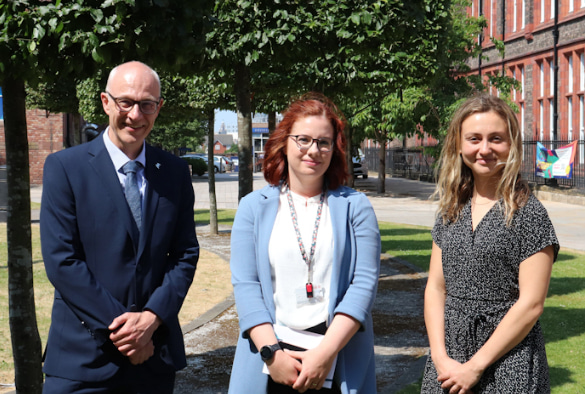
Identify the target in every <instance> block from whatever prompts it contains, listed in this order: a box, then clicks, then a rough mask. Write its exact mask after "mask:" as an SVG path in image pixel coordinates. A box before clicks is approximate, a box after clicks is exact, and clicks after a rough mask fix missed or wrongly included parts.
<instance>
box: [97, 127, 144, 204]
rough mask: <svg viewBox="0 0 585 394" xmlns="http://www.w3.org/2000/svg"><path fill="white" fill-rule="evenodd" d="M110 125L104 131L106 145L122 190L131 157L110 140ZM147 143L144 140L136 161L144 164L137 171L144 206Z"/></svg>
mask: <svg viewBox="0 0 585 394" xmlns="http://www.w3.org/2000/svg"><path fill="white" fill-rule="evenodd" d="M109 130H110V127H108V128H107V129H106V130H105V131H104V133H103V134H104V144H105V145H106V150H107V151H108V154H109V155H110V159H112V162H113V163H114V167H115V168H116V173H117V174H118V180H119V181H120V184H121V185H122V190H123V189H124V184H125V182H126V174H124V169H123V168H122V167H124V164H126V163H128V162H129V161H130V158H129V157H128V156H126V154H125V153H124V152H122V150H120V148H118V147H117V146H116V145H114V143H113V142H112V140H110V136H109V134H108V132H109ZM145 145H146V143H145V142H144V141H143V142H142V150H141V151H140V154H139V155H138V157H137V158H136V161H137V162H139V163H140V164H142V167H140V168H139V169H138V171H137V172H136V180H137V181H138V189H139V190H140V196H141V197H142V206H144V192H145V191H146V179H145V178H144V167H146V154H145V153H144V152H145V151H146V149H145V148H144V147H145Z"/></svg>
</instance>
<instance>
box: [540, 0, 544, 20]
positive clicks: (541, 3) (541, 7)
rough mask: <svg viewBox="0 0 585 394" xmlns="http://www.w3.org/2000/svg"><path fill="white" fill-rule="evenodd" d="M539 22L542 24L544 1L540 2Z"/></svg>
mask: <svg viewBox="0 0 585 394" xmlns="http://www.w3.org/2000/svg"><path fill="white" fill-rule="evenodd" d="M540 21H541V22H544V0H540Z"/></svg>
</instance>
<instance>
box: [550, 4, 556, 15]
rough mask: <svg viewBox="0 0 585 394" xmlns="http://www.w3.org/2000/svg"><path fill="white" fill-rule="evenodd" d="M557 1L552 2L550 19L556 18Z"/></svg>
mask: <svg viewBox="0 0 585 394" xmlns="http://www.w3.org/2000/svg"><path fill="white" fill-rule="evenodd" d="M555 3H556V1H555V0H551V2H550V19H552V18H554V17H555Z"/></svg>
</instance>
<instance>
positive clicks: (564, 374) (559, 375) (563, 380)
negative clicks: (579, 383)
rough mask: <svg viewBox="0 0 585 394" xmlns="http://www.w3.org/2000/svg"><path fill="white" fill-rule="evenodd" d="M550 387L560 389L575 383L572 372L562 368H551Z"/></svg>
mask: <svg viewBox="0 0 585 394" xmlns="http://www.w3.org/2000/svg"><path fill="white" fill-rule="evenodd" d="M549 375H550V387H551V388H554V387H559V386H562V385H564V384H567V383H575V380H574V379H572V378H571V371H569V370H567V369H566V368H561V367H549Z"/></svg>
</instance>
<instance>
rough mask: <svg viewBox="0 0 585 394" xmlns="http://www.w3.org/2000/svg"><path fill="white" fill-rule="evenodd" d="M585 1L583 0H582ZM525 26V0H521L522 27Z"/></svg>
mask: <svg viewBox="0 0 585 394" xmlns="http://www.w3.org/2000/svg"><path fill="white" fill-rule="evenodd" d="M583 1H585V0H583ZM525 27H526V0H522V29H524V28H525Z"/></svg>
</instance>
